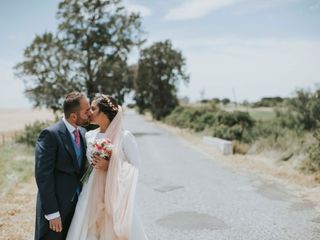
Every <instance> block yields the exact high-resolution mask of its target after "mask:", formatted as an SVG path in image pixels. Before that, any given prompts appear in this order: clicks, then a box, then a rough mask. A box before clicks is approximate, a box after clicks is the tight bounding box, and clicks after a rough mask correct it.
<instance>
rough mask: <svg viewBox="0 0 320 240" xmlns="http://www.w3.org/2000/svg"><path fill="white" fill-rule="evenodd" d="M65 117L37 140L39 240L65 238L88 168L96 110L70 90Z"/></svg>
mask: <svg viewBox="0 0 320 240" xmlns="http://www.w3.org/2000/svg"><path fill="white" fill-rule="evenodd" d="M63 111H64V118H63V119H62V120H61V121H59V122H58V123H56V124H54V125H52V126H50V127H48V128H46V129H44V130H43V131H42V132H41V134H40V136H39V138H38V141H37V143H36V150H35V159H36V165H35V177H36V182H37V186H38V194H37V206H36V229H35V240H40V239H50V240H58V239H65V238H66V234H67V232H68V229H69V226H70V223H71V220H72V217H73V214H74V210H75V206H76V203H77V200H78V196H79V194H80V191H81V183H80V178H81V176H82V175H83V173H84V171H85V169H86V163H87V160H86V154H85V153H86V142H85V137H84V133H85V130H84V129H83V128H81V127H80V126H84V125H87V124H88V123H89V118H90V116H91V114H92V112H91V108H90V104H89V101H88V99H87V98H86V96H84V95H83V94H81V93H79V92H72V93H69V94H68V95H67V96H66V98H65V100H64V103H63Z"/></svg>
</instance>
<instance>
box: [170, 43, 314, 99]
mask: <svg viewBox="0 0 320 240" xmlns="http://www.w3.org/2000/svg"><path fill="white" fill-rule="evenodd" d="M173 45H174V47H176V48H179V49H181V50H182V52H183V54H184V56H185V57H186V59H187V69H188V71H189V72H190V73H191V79H190V80H191V81H190V84H189V86H188V87H182V88H181V90H180V92H179V93H180V95H181V96H186V95H187V96H189V97H191V99H192V100H197V99H199V97H200V91H201V89H206V97H208V98H212V97H219V98H222V97H228V98H231V99H232V98H233V94H232V89H233V88H234V89H235V91H236V95H237V100H238V101H243V100H245V99H247V100H250V101H255V100H258V99H260V98H261V97H265V96H282V97H286V96H290V95H291V94H292V93H293V92H294V91H295V90H296V88H314V87H315V85H316V84H317V83H319V82H320V79H319V76H320V69H319V67H318V63H319V61H320V43H319V42H318V41H311V40H293V39H282V40H279V39H275V38H270V39H236V40H235V39H234V38H217V39H216V38H208V39H188V40H182V39H181V40H179V41H173Z"/></svg>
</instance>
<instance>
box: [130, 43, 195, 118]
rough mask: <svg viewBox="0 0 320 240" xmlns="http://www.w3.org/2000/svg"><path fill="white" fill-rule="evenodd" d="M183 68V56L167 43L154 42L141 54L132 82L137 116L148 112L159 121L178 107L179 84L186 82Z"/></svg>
mask: <svg viewBox="0 0 320 240" xmlns="http://www.w3.org/2000/svg"><path fill="white" fill-rule="evenodd" d="M185 65H186V64H185V58H184V57H183V56H182V53H181V52H180V51H178V50H175V49H173V47H172V44H171V42H170V41H169V40H166V41H163V42H156V43H154V44H153V45H152V46H150V47H148V48H145V49H143V50H142V51H141V52H140V59H139V64H138V73H137V79H136V82H135V90H136V94H135V100H136V103H137V106H138V108H139V111H140V112H142V111H144V110H146V109H148V110H150V111H151V114H152V116H153V118H155V119H158V120H159V119H161V118H163V117H165V116H166V115H168V114H169V113H170V112H171V111H172V110H173V109H174V108H175V107H176V106H177V105H178V99H177V87H178V84H179V82H184V83H188V81H189V76H188V75H187V74H186V72H185Z"/></svg>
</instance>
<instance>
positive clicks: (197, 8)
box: [164, 0, 243, 20]
mask: <svg viewBox="0 0 320 240" xmlns="http://www.w3.org/2000/svg"><path fill="white" fill-rule="evenodd" d="M241 1H243V0H185V1H184V2H183V3H182V4H181V5H180V6H177V7H175V8H173V9H171V10H170V11H169V12H168V13H167V14H166V15H165V17H164V19H165V20H187V19H195V18H200V17H204V16H206V15H207V14H209V13H210V12H212V11H214V10H217V9H219V8H223V7H226V6H229V5H233V4H236V3H238V2H241Z"/></svg>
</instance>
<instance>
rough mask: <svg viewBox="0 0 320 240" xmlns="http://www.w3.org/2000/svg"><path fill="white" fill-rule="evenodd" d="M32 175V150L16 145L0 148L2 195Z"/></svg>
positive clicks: (10, 144)
mask: <svg viewBox="0 0 320 240" xmlns="http://www.w3.org/2000/svg"><path fill="white" fill-rule="evenodd" d="M33 175H34V148H32V147H29V146H26V145H24V144H18V143H13V142H12V143H6V144H4V145H2V146H0V187H1V189H3V190H6V191H3V192H4V193H5V192H8V191H10V189H11V188H12V187H13V186H14V185H16V184H17V183H20V182H27V181H30V179H31V178H32V177H33Z"/></svg>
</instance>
